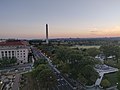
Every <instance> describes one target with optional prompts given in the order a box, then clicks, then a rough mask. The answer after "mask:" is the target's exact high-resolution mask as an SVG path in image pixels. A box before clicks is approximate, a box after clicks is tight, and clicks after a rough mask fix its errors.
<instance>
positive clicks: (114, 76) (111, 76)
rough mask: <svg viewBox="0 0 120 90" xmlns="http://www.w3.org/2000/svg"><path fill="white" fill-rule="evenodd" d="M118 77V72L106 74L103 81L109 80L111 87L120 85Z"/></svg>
mask: <svg viewBox="0 0 120 90" xmlns="http://www.w3.org/2000/svg"><path fill="white" fill-rule="evenodd" d="M117 75H118V74H117V72H115V73H110V74H105V75H104V78H103V79H107V80H108V81H109V82H110V83H111V86H116V85H117V83H119V82H118V79H117Z"/></svg>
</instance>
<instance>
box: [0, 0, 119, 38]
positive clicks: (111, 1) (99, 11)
mask: <svg viewBox="0 0 120 90" xmlns="http://www.w3.org/2000/svg"><path fill="white" fill-rule="evenodd" d="M46 23H47V24H49V37H50V38H69V37H72V38H89V37H119V36H120V0H0V38H20V39H21V38H25V39H43V38H45V24H46Z"/></svg>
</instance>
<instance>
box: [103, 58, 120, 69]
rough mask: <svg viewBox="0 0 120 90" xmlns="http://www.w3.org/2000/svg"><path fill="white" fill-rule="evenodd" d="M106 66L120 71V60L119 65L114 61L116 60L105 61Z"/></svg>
mask: <svg viewBox="0 0 120 90" xmlns="http://www.w3.org/2000/svg"><path fill="white" fill-rule="evenodd" d="M105 64H107V65H109V66H112V67H116V68H119V69H120V59H119V61H118V63H117V61H114V60H107V61H105Z"/></svg>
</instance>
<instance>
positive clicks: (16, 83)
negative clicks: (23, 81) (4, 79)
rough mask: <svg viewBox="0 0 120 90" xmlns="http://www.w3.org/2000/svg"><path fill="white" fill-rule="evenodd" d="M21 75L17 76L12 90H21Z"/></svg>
mask: <svg viewBox="0 0 120 90" xmlns="http://www.w3.org/2000/svg"><path fill="white" fill-rule="evenodd" d="M19 80H20V74H16V76H15V80H14V83H13V87H12V90H19Z"/></svg>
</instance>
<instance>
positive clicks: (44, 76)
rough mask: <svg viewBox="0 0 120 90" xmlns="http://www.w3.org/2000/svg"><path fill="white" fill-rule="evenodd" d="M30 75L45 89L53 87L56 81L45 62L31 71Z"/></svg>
mask: <svg viewBox="0 0 120 90" xmlns="http://www.w3.org/2000/svg"><path fill="white" fill-rule="evenodd" d="M32 77H33V78H34V79H35V80H36V81H37V83H38V84H39V87H40V88H41V89H45V90H47V89H50V88H52V87H54V86H55V85H56V83H57V80H56V76H55V75H54V73H53V72H52V70H51V69H49V67H48V65H47V64H40V65H38V66H37V67H36V68H35V70H33V71H32Z"/></svg>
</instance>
